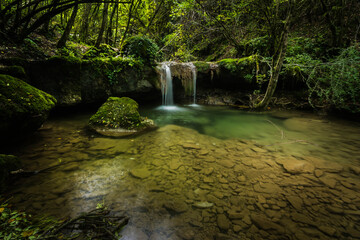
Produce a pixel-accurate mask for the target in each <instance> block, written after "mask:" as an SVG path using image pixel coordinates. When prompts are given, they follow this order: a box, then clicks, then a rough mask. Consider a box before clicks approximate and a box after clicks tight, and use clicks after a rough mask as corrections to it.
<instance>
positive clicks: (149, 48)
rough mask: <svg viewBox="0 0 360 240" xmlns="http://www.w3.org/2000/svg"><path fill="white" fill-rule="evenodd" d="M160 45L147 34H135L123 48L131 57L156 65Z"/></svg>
mask: <svg viewBox="0 0 360 240" xmlns="http://www.w3.org/2000/svg"><path fill="white" fill-rule="evenodd" d="M158 51H159V47H158V45H157V44H156V43H155V42H154V41H153V40H151V39H149V38H147V37H145V36H133V37H130V38H128V39H127V40H126V41H125V43H124V46H123V48H122V52H123V53H124V54H125V55H126V56H129V57H134V58H136V59H138V60H140V61H141V62H143V63H144V64H149V65H154V64H155V61H156V60H157V58H158Z"/></svg>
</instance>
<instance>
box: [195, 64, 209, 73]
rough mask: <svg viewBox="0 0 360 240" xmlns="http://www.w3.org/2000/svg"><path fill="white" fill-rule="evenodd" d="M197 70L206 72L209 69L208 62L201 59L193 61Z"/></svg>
mask: <svg viewBox="0 0 360 240" xmlns="http://www.w3.org/2000/svg"><path fill="white" fill-rule="evenodd" d="M193 64H194V65H195V67H196V70H197V71H198V72H202V73H206V72H208V71H209V70H210V63H208V62H203V61H196V62H193Z"/></svg>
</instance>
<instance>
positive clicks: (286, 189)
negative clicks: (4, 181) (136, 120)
mask: <svg viewBox="0 0 360 240" xmlns="http://www.w3.org/2000/svg"><path fill="white" fill-rule="evenodd" d="M141 112H142V115H146V116H148V117H149V118H152V119H154V120H155V122H156V123H157V124H158V126H159V128H158V129H157V130H156V131H152V132H149V133H146V134H143V135H140V136H136V137H130V138H125V139H113V138H105V137H101V136H98V135H93V133H90V132H88V131H87V130H86V124H87V120H88V119H89V117H90V114H78V115H75V116H68V117H63V118H57V119H51V120H49V121H48V122H46V123H45V124H44V127H43V128H42V129H41V130H40V131H39V132H38V133H37V135H36V136H35V137H34V139H33V140H32V141H31V143H28V144H27V145H26V146H24V147H22V148H21V149H19V150H18V152H17V154H18V155H20V157H21V158H22V159H23V161H24V168H25V169H27V170H39V169H44V168H47V167H49V166H57V167H55V168H54V169H52V170H51V171H46V172H43V173H39V174H37V175H34V176H31V177H28V178H23V179H20V180H19V181H17V182H15V183H14V184H13V186H12V187H11V191H10V192H9V194H8V195H9V196H10V195H11V196H13V198H12V202H13V203H15V204H16V206H18V207H21V208H24V209H25V210H27V211H30V212H34V213H43V214H51V215H55V216H58V217H67V216H71V217H74V216H77V215H78V214H79V213H81V212H83V211H88V210H90V209H93V208H95V207H96V205H97V203H105V204H106V205H108V206H109V207H110V209H112V210H114V211H123V212H124V213H125V214H126V215H128V216H129V217H130V218H131V220H130V223H129V224H128V226H127V227H126V228H125V229H124V231H123V237H122V239H152V240H153V239H215V238H219V239H224V238H225V237H227V238H228V239H311V238H315V239H360V234H359V233H360V228H359V226H358V224H357V223H358V222H359V221H360V200H359V199H360V176H359V175H357V174H359V172H358V171H359V169H360V168H359V167H360V126H359V124H357V123H353V122H347V121H342V120H324V119H321V118H319V117H317V116H314V115H311V114H307V113H301V112H273V113H245V112H240V111H237V110H232V109H228V108H224V107H205V106H199V105H191V106H161V107H156V108H153V107H149V108H144V109H142V110H141ZM225 239H226V238H225Z"/></svg>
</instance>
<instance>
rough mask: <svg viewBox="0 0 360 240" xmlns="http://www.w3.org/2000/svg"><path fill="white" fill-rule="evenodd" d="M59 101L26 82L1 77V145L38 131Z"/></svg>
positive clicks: (4, 76)
mask: <svg viewBox="0 0 360 240" xmlns="http://www.w3.org/2000/svg"><path fill="white" fill-rule="evenodd" d="M55 103H56V99H55V98H54V97H53V96H51V95H50V94H47V93H45V92H43V91H41V90H39V89H37V88H35V87H33V86H31V85H29V84H27V83H26V82H24V81H22V80H20V79H17V78H14V77H11V76H8V75H1V74H0V109H1V111H0V133H1V134H0V142H8V141H9V140H12V139H17V138H19V137H23V136H24V135H26V134H28V133H32V132H34V131H36V130H37V129H38V128H39V127H41V125H42V124H43V123H44V121H45V120H46V119H47V117H48V114H49V112H50V110H51V109H52V108H53V107H54V106H55Z"/></svg>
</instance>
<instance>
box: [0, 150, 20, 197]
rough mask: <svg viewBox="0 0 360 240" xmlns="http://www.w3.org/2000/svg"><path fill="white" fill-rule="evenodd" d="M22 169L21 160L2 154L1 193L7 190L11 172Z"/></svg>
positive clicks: (0, 171)
mask: <svg viewBox="0 0 360 240" xmlns="http://www.w3.org/2000/svg"><path fill="white" fill-rule="evenodd" d="M20 167H21V163H20V160H19V158H17V157H15V156H12V155H4V154H0V192H2V191H4V190H5V187H6V182H7V180H8V178H9V175H10V172H11V171H15V170H17V169H19V168H20Z"/></svg>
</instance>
